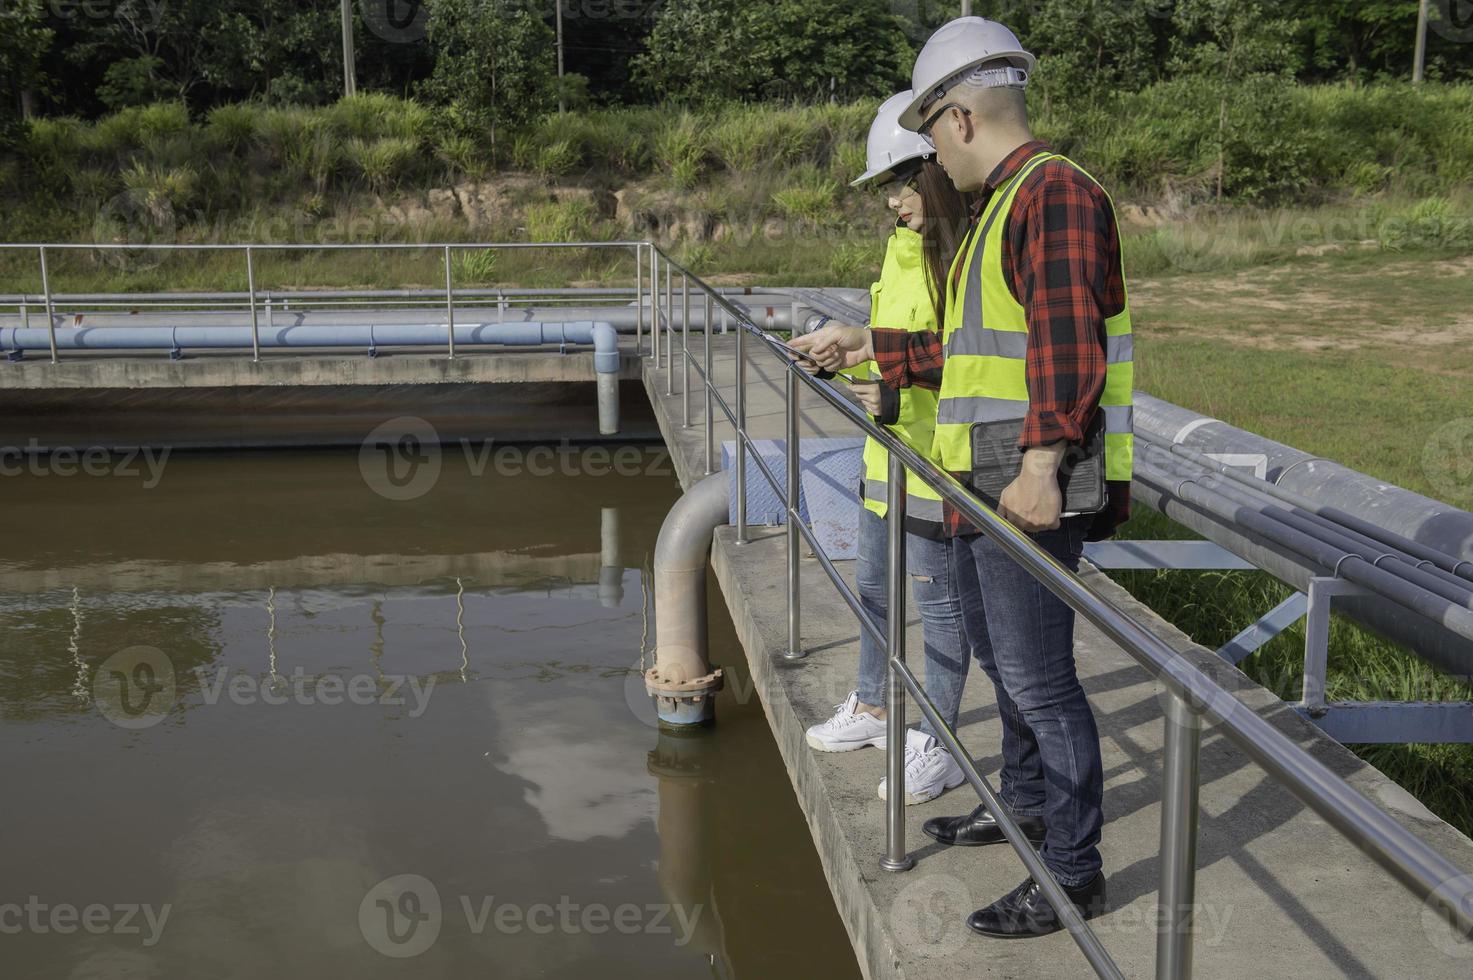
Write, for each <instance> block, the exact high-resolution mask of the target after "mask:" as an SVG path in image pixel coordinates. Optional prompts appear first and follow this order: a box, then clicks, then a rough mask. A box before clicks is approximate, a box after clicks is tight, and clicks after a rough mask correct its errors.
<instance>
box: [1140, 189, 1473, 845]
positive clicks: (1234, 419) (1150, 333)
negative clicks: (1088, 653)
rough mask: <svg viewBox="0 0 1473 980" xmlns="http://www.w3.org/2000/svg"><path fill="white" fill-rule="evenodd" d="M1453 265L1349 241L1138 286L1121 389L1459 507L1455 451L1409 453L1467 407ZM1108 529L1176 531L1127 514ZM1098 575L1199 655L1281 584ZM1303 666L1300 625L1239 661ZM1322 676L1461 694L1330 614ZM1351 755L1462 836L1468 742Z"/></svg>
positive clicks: (1445, 259)
mask: <svg viewBox="0 0 1473 980" xmlns="http://www.w3.org/2000/svg"><path fill="white" fill-rule="evenodd" d="M1413 209H1415V206H1413ZM1239 240H1240V241H1241V240H1242V239H1241V238H1240V239H1239ZM1321 244H1322V243H1321ZM1470 272H1473V256H1470V255H1469V254H1468V253H1467V252H1466V251H1463V252H1459V251H1457V250H1451V249H1432V250H1427V251H1424V252H1421V253H1419V254H1407V253H1399V252H1393V251H1387V250H1382V249H1365V250H1355V251H1346V252H1339V253H1336V252H1331V253H1324V254H1319V255H1313V254H1311V255H1304V256H1288V257H1284V258H1280V259H1278V260H1275V261H1273V262H1271V263H1269V264H1265V265H1259V266H1254V267H1251V268H1247V269H1239V270H1236V271H1229V272H1225V271H1221V270H1213V271H1182V270H1180V269H1178V270H1174V271H1172V272H1170V273H1168V274H1165V275H1160V276H1157V277H1151V278H1145V279H1143V280H1140V281H1137V282H1134V283H1133V297H1132V308H1133V310H1134V312H1135V322H1136V330H1137V337H1138V339H1137V345H1138V346H1137V354H1138V357H1137V384H1138V385H1139V387H1140V388H1141V389H1142V390H1145V391H1148V392H1150V393H1151V394H1154V395H1157V396H1159V397H1161V398H1164V399H1166V400H1168V401H1171V402H1175V403H1176V404H1179V405H1183V406H1185V407H1188V408H1192V409H1195V410H1197V411H1200V412H1203V413H1205V414H1208V415H1212V416H1214V417H1217V418H1221V419H1223V420H1225V421H1227V422H1229V423H1231V424H1233V425H1237V426H1240V427H1242V428H1245V429H1250V430H1252V431H1254V432H1258V433H1261V434H1263V435H1265V436H1267V437H1269V438H1271V439H1276V440H1278V441H1280V442H1284V443H1288V444H1290V445H1293V446H1296V447H1298V448H1300V449H1304V450H1306V451H1309V452H1313V453H1316V454H1319V455H1322V456H1326V457H1329V458H1331V459H1335V460H1337V461H1339V462H1342V463H1344V464H1346V465H1348V466H1351V467H1353V468H1355V469H1359V470H1362V471H1364V472H1367V473H1369V474H1371V475H1373V476H1376V477H1379V478H1381V479H1384V480H1387V481H1389V482H1392V483H1396V484H1399V485H1401V486H1404V487H1407V488H1409V489H1412V490H1416V491H1418V492H1422V493H1426V494H1429V495H1430V496H1433V497H1435V498H1438V499H1442V500H1447V501H1448V502H1449V503H1452V504H1454V505H1458V506H1462V507H1469V506H1473V480H1470V479H1469V478H1468V474H1467V472H1466V471H1465V470H1464V469H1459V466H1460V464H1462V463H1463V462H1464V460H1461V459H1449V458H1448V457H1447V456H1445V455H1443V454H1439V453H1435V452H1428V451H1427V449H1428V447H1429V446H1432V445H1434V444H1435V439H1436V437H1437V435H1438V433H1439V432H1441V431H1443V430H1444V428H1445V427H1446V426H1447V425H1449V424H1450V420H1451V424H1454V425H1456V424H1458V422H1457V420H1459V419H1464V420H1466V418H1467V416H1468V397H1467V392H1468V380H1469V378H1473V344H1470V342H1469V341H1470V340H1473V319H1470V318H1469V310H1473V275H1470ZM1124 536H1126V537H1130V538H1137V539H1146V538H1174V537H1190V536H1194V535H1192V534H1191V532H1189V531H1187V530H1186V529H1184V528H1182V527H1180V526H1178V525H1176V524H1174V523H1173V522H1171V521H1169V520H1167V519H1166V518H1164V517H1162V516H1160V515H1158V514H1154V513H1152V512H1149V511H1146V510H1144V509H1143V508H1137V511H1136V514H1135V516H1134V517H1132V519H1131V521H1130V522H1129V523H1128V524H1127V525H1126V526H1125V528H1124ZM1114 575H1115V577H1116V578H1117V579H1118V580H1119V581H1120V582H1121V583H1122V584H1123V585H1124V586H1125V587H1126V588H1128V589H1130V590H1131V592H1133V593H1134V594H1135V595H1136V596H1138V597H1139V598H1140V599H1141V600H1142V601H1144V602H1146V603H1147V604H1148V605H1150V606H1151V607H1152V608H1153V609H1155V610H1156V611H1157V612H1158V613H1159V614H1161V615H1162V616H1163V617H1165V618H1166V619H1168V620H1169V621H1171V622H1172V623H1174V624H1176V625H1177V626H1178V627H1180V628H1181V629H1182V630H1183V631H1185V632H1186V633H1188V634H1189V635H1190V636H1192V637H1193V638H1194V639H1195V640H1197V641H1198V642H1199V643H1202V644H1203V645H1205V646H1208V647H1210V648H1214V649H1215V648H1216V647H1218V646H1221V645H1222V644H1223V643H1225V642H1226V641H1227V640H1228V639H1230V638H1231V637H1232V636H1234V635H1235V634H1236V633H1237V632H1238V630H1240V629H1242V628H1243V627H1244V626H1246V625H1248V624H1249V623H1250V622H1252V621H1253V620H1254V619H1256V618H1257V617H1258V616H1260V615H1262V614H1263V613H1264V612H1267V611H1268V610H1269V609H1271V608H1272V607H1273V606H1274V605H1275V604H1277V603H1278V602H1279V601H1281V600H1282V599H1284V598H1286V597H1287V596H1288V595H1289V593H1290V589H1289V588H1288V587H1287V586H1285V585H1283V584H1282V583H1280V582H1279V581H1277V580H1276V579H1274V578H1272V577H1271V576H1269V575H1266V574H1264V573H1260V572H1211V573H1198V572H1117V573H1114ZM1303 658H1304V627H1303V622H1302V621H1301V622H1300V623H1298V624H1296V625H1295V626H1294V627H1292V628H1291V629H1289V630H1287V631H1285V632H1284V633H1282V634H1280V635H1279V636H1278V637H1276V638H1275V639H1274V640H1273V641H1271V642H1270V643H1268V644H1267V645H1265V646H1264V647H1263V648H1262V649H1260V650H1259V651H1257V652H1256V653H1255V654H1253V655H1252V656H1251V657H1249V658H1248V659H1247V660H1245V661H1244V662H1243V663H1242V664H1240V667H1241V668H1242V669H1243V670H1244V671H1245V672H1246V673H1247V674H1248V675H1249V676H1250V677H1252V678H1253V679H1254V680H1255V681H1257V682H1258V683H1260V684H1262V685H1263V686H1265V687H1267V688H1268V689H1269V690H1271V691H1273V692H1274V693H1275V694H1276V695H1278V696H1279V697H1281V698H1284V699H1286V700H1296V699H1297V698H1298V697H1299V695H1300V690H1299V683H1300V679H1301V676H1302V671H1303ZM1327 683H1328V688H1329V690H1328V696H1329V697H1330V698H1332V699H1343V700H1362V699H1386V700H1397V699H1411V700H1473V686H1470V685H1468V684H1466V683H1462V682H1460V681H1458V680H1456V679H1453V678H1450V677H1448V676H1446V675H1443V674H1441V673H1439V672H1438V671H1437V670H1435V669H1434V668H1432V667H1430V666H1428V665H1427V664H1426V662H1424V661H1422V660H1421V659H1419V658H1418V657H1416V656H1415V655H1413V654H1411V653H1410V652H1409V651H1406V650H1404V649H1402V648H1401V647H1398V646H1397V645H1395V644H1393V643H1390V642H1389V641H1387V640H1384V639H1382V638H1381V637H1379V636H1376V635H1375V634H1373V633H1371V632H1370V631H1368V630H1365V629H1362V628H1361V627H1359V626H1357V625H1356V624H1354V623H1352V622H1351V621H1349V620H1347V619H1345V618H1343V617H1340V616H1335V617H1333V618H1332V624H1331V632H1330V660H1329V669H1328V673H1327ZM1352 748H1353V749H1355V751H1356V752H1357V754H1358V755H1360V756H1361V757H1362V758H1363V759H1365V760H1366V761H1368V762H1370V763H1371V764H1372V765H1375V766H1377V767H1378V768H1380V769H1381V770H1382V771H1383V772H1385V773H1386V774H1387V775H1388V776H1390V777H1391V778H1393V779H1395V780H1396V781H1397V782H1398V783H1400V784H1401V785H1402V786H1404V787H1406V788H1407V789H1408V790H1409V791H1411V792H1412V793H1414V794H1415V795H1416V796H1417V797H1418V798H1419V799H1420V800H1421V801H1422V802H1423V803H1424V804H1426V805H1427V806H1428V808H1429V809H1431V810H1432V811H1433V812H1434V813H1437V814H1438V815H1439V816H1441V817H1442V818H1443V819H1445V820H1447V821H1448V822H1449V823H1451V824H1453V825H1454V826H1456V827H1457V828H1459V829H1460V830H1461V831H1462V832H1463V833H1465V834H1469V835H1470V836H1473V746H1468V745H1404V746H1352Z"/></svg>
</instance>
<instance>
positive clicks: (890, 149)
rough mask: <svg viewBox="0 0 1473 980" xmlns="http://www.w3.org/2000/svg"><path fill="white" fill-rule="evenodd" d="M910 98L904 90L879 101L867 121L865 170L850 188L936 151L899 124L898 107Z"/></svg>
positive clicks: (889, 172)
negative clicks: (877, 107) (872, 118)
mask: <svg viewBox="0 0 1473 980" xmlns="http://www.w3.org/2000/svg"><path fill="white" fill-rule="evenodd" d="M911 100H912V95H911V91H910V89H906V90H905V91H904V92H896V93H895V94H894V95H892V96H890V97H889V98H888V99H886V100H885V101H884V102H881V103H880V108H879V110H878V111H876V112H875V121H874V122H872V123H870V124H869V138H868V139H867V140H866V141H865V145H864V158H865V159H864V162H865V166H866V169H865V171H864V173H862V174H860V175H859V176H858V177H856V178H855V179H854V180H851V181H850V182H849V186H850V187H858V186H859V185H860V184H864V183H867V182H869V181H871V180H874V179H875V178H877V177H885V176H886V175H888V174H893V173H894V172H895V168H896V167H898V166H900V165H901V164H902V163H905V162H906V161H907V160H918V159H920V158H922V157H928V156H930V155H931V154H932V153H935V152H936V151H935V149H934V148H932V146H931V144H930V143H927V142H926V141H925V140H923V139H921V138H920V137H919V136H917V135H916V134H915V133H914V132H912V131H911V130H908V129H906V128H905V127H904V126H902V125H900V110H901V109H904V108H905V107H906V106H908V105H910V103H911Z"/></svg>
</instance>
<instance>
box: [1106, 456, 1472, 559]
mask: <svg viewBox="0 0 1473 980" xmlns="http://www.w3.org/2000/svg"><path fill="white" fill-rule="evenodd" d="M1135 435H1136V439H1137V440H1138V442H1140V443H1143V444H1144V445H1145V446H1147V447H1154V448H1157V449H1160V450H1163V451H1166V452H1169V453H1171V454H1173V455H1176V456H1181V457H1183V458H1184V459H1187V460H1190V461H1191V462H1193V463H1195V464H1197V465H1198V466H1200V467H1202V468H1204V469H1209V470H1212V471H1213V472H1216V473H1221V474H1222V475H1223V476H1226V477H1228V478H1229V479H1230V480H1232V481H1233V482H1235V483H1238V484H1241V485H1242V486H1243V487H1245V488H1247V489H1248V490H1250V491H1254V492H1257V493H1262V494H1265V495H1267V496H1270V497H1273V498H1275V499H1277V500H1281V501H1283V502H1284V503H1286V504H1288V505H1290V506H1291V507H1297V508H1299V509H1300V510H1303V511H1305V512H1306V513H1309V514H1313V515H1314V516H1315V517H1317V518H1319V519H1321V520H1323V521H1328V522H1330V523H1332V524H1335V525H1337V526H1338V527H1339V528H1340V529H1341V530H1342V532H1343V533H1346V534H1352V535H1354V536H1356V537H1357V538H1358V539H1359V540H1361V541H1362V542H1363V543H1365V544H1368V545H1369V544H1372V543H1375V544H1379V545H1381V546H1384V547H1386V548H1390V549H1393V550H1394V551H1399V552H1402V553H1404V554H1405V556H1406V558H1405V559H1403V560H1410V562H1411V563H1412V564H1415V565H1417V566H1418V567H1422V568H1426V567H1428V566H1431V568H1432V569H1435V570H1436V571H1438V572H1441V573H1443V574H1444V575H1446V576H1448V577H1449V578H1460V579H1462V580H1464V581H1473V562H1469V561H1466V560H1463V559H1459V558H1456V557H1454V556H1452V555H1450V554H1448V553H1447V552H1445V551H1440V550H1438V549H1436V548H1433V547H1430V546H1428V545H1425V544H1422V543H1421V542H1420V541H1413V540H1412V539H1411V538H1408V537H1405V536H1403V535H1400V534H1397V533H1396V532H1394V531H1390V530H1387V529H1386V528H1384V527H1381V526H1379V525H1377V524H1372V523H1371V522H1370V521H1366V520H1363V519H1361V518H1359V517H1357V516H1355V515H1354V514H1350V513H1347V512H1345V511H1343V510H1339V509H1337V508H1334V507H1327V506H1325V505H1323V504H1321V503H1320V502H1319V501H1316V500H1312V499H1310V498H1309V497H1306V496H1304V495H1303V494H1300V493H1295V492H1294V491H1292V490H1287V489H1285V488H1284V487H1281V486H1279V485H1278V484H1277V483H1270V482H1269V481H1268V480H1261V479H1259V478H1258V477H1256V476H1251V475H1249V474H1248V473H1247V472H1245V471H1244V470H1243V468H1242V467H1240V466H1229V465H1228V464H1227V463H1224V462H1222V461H1221V460H1217V459H1213V458H1212V457H1211V456H1208V455H1207V454H1206V453H1203V452H1200V451H1198V450H1196V449H1193V448H1191V447H1190V446H1184V445H1182V444H1180V443H1174V442H1171V441H1169V440H1167V439H1165V438H1163V437H1161V436H1160V435H1158V434H1156V433H1154V432H1151V431H1148V430H1144V429H1138V430H1137V431H1136V434H1135Z"/></svg>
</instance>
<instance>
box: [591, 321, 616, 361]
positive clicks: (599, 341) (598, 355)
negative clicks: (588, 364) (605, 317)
mask: <svg viewBox="0 0 1473 980" xmlns="http://www.w3.org/2000/svg"><path fill="white" fill-rule="evenodd" d="M589 333H590V334H591V336H592V340H593V370H594V371H596V372H597V373H599V374H618V373H619V332H618V331H617V330H615V329H614V325H613V324H612V323H605V322H602V321H600V322H598V323H594V324H592V326H591V329H590V331H589Z"/></svg>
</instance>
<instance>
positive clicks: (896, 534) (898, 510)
mask: <svg viewBox="0 0 1473 980" xmlns="http://www.w3.org/2000/svg"><path fill="white" fill-rule="evenodd" d="M885 500H886V510H885V535H886V539H885V561H886V562H887V564H886V566H885V600H886V601H885V605H886V610H885V626H886V630H885V632H886V638H885V646H886V652H887V654H888V656H887V657H886V659H885V663H886V664H887V665H888V664H889V663H890V660H891V659H892V658H893V659H895V660H898V661H900V662H901V663H904V662H905V619H906V617H905V578H906V576H905V466H904V465H903V464H902V463H901V462H900V460H899V458H897V457H896V455H895V454H894V453H891V454H890V474H889V481H888V485H887V487H886V490H885ZM886 677H887V678H888V680H889V682H890V683H889V689H888V693H887V694H886V695H885V712H886V714H885V857H884V859H883V860H882V861H880V867H882V868H884V869H885V870H886V871H909V870H910V869H911V868H913V867H915V863H916V862H915V858H913V857H911V856H910V855H909V854H907V853H906V851H905V682H904V681H903V680H901V679H900V674H899V672H898V671H896V670H895V669H894V668H893V667H890V668H889V669H888V670H887V671H886Z"/></svg>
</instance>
